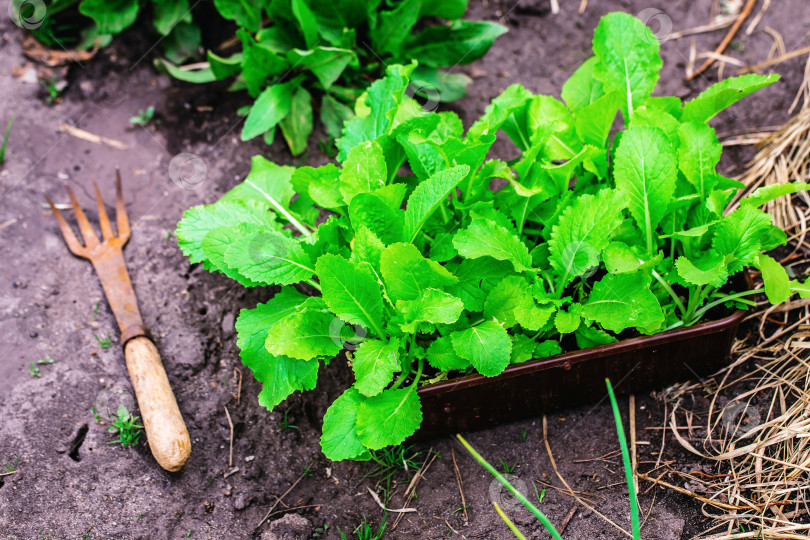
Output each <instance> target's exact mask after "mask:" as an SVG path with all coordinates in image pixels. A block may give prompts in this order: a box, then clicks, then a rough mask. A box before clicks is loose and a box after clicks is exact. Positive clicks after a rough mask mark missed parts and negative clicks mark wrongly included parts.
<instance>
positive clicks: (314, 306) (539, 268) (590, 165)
mask: <svg viewBox="0 0 810 540" xmlns="http://www.w3.org/2000/svg"><path fill="white" fill-rule="evenodd" d="M593 46H594V52H595V56H593V57H592V58H591V59H589V60H587V61H586V62H585V63H584V64H583V66H582V67H580V68H579V69H578V70H577V71H576V72H575V73H574V74H573V75H572V76H571V78H570V79H569V80H568V82H566V84H565V86H564V87H563V92H562V96H563V99H564V100H565V103H562V102H560V101H558V100H556V99H554V98H552V97H549V96H535V95H533V94H531V93H530V92H529V91H527V90H526V89H525V88H523V87H522V86H520V85H514V86H511V87H509V88H508V89H506V91H505V92H504V93H503V94H502V95H500V96H498V97H497V98H495V99H494V100H493V101H492V103H491V104H490V105H489V106H488V107H487V109H486V112H485V114H484V115H483V117H482V118H481V119H479V120H478V121H477V122H475V123H474V124H473V125H472V126H471V127H470V128H469V129H468V130H467V131H466V133H465V131H464V128H463V126H462V124H461V122H460V120H459V118H458V116H457V115H455V114H454V113H451V112H441V113H438V112H435V111H425V110H423V109H422V108H421V107H420V106H419V105H418V104H417V103H416V102H415V101H414V100H413V99H411V98H410V97H409V95H408V87H409V83H410V78H411V77H412V76H413V73H414V69H415V65H409V66H399V65H394V66H390V67H388V68H387V70H386V77H385V78H383V79H381V80H378V81H377V82H375V83H373V84H372V85H371V86H370V87H369V88H368V91H367V92H366V93H365V94H364V95H363V97H362V98H361V99H359V100H358V102H357V104H356V105H355V110H356V111H357V112H358V114H357V116H356V117H355V118H353V119H352V120H350V121H348V122H347V123H346V125H345V127H344V129H343V132H342V136H341V138H340V139H338V140H337V147H338V149H339V155H338V163H337V164H333V163H330V164H327V165H323V166H320V167H298V168H296V167H285V166H279V165H276V164H274V163H271V162H269V161H267V160H266V159H264V158H262V157H261V156H255V157H254V159H253V164H252V168H251V171H250V174H249V175H248V176H247V178H246V179H245V181H244V182H243V183H241V184H239V185H237V186H236V187H234V188H233V189H232V190H231V191H229V192H228V193H226V194H225V195H224V196H223V197H222V198H221V199H220V200H219V201H218V202H216V203H215V204H212V205H208V206H198V207H194V208H191V209H189V210H188V211H187V212H186V214H185V216H184V217H183V219H182V221H181V222H180V223H179V224H178V228H177V238H178V242H179V245H180V247H181V249H182V250H183V252H184V253H185V254H186V255H187V256H188V257H189V260H190V262H192V263H199V262H202V263H203V265H204V267H205V268H207V269H209V270H212V271H219V272H222V273H224V274H226V275H227V276H229V277H231V278H233V279H235V280H237V281H239V282H240V283H242V284H243V285H245V286H248V287H252V286H260V285H275V286H281V290H280V291H279V292H277V293H276V294H275V295H274V296H273V297H272V298H271V299H270V300H268V301H267V302H266V303H263V304H260V305H258V306H257V307H256V308H255V309H248V310H243V311H242V312H241V314H240V316H239V318H238V320H237V322H236V329H237V332H238V345H239V347H240V349H241V351H242V360H243V362H244V363H245V364H246V365H247V366H248V367H250V368H251V369H252V370H253V373H254V376H255V377H256V378H257V379H258V380H259V381H261V382H262V383H263V385H264V386H263V389H262V391H261V393H260V394H259V402H260V403H261V404H262V405H264V406H266V407H268V408H272V407H273V406H275V405H276V404H278V403H280V402H281V401H282V400H284V399H285V398H286V397H287V396H288V395H290V394H291V393H292V392H294V391H296V390H309V389H312V388H314V387H315V385H316V382H317V378H318V372H319V370H320V366H321V362H323V363H324V364H328V363H329V362H330V361H331V360H332V359H334V358H336V357H338V356H339V355H343V354H345V357H346V358H347V359H348V360H349V361H350V364H351V367H352V370H353V371H354V375H355V383H354V384H353V385H352V386H351V387H350V388H348V389H347V390H346V391H345V392H344V393H343V395H341V396H340V397H339V398H337V400H336V401H335V402H334V403H333V404H332V406H331V407H330V408H329V410H328V411H327V413H326V416H325V418H324V427H323V436H322V439H321V445H322V448H323V451H324V453H325V454H326V456H327V457H329V458H331V459H334V460H340V459H369V458H370V451H372V450H377V449H381V448H384V447H386V446H389V445H395V444H399V443H401V442H402V441H403V440H404V439H406V438H407V437H409V436H410V435H412V434H413V433H414V432H415V431H416V429H417V428H418V427H419V425H420V423H421V421H422V413H421V406H420V403H419V397H418V395H417V389H418V388H419V386H420V385H422V384H425V381H428V380H441V379H446V378H448V377H450V376H454V375H453V374H457V373H460V374H466V373H471V372H477V373H480V374H482V375H485V376H487V377H492V376H496V375H498V374H500V373H501V372H502V371H503V370H504V369H505V368H506V367H507V366H508V365H509V364H510V363H518V362H524V361H526V360H529V359H532V358H540V357H546V356H551V355H554V354H558V353H560V352H561V351H562V350H563V345H566V346H567V347H571V346H572V345H573V344H574V343H575V344H576V346H578V347H590V346H593V345H597V344H604V343H609V342H612V341H616V340H617V339H621V338H622V337H624V336H626V335H628V332H630V333H631V334H630V335H633V334H637V333H641V334H653V333H656V332H661V331H663V330H666V329H669V328H674V327H677V326H683V325H691V324H694V323H696V322H698V321H699V320H700V319H701V318H702V317H704V315H705V314H706V313H707V312H708V311H709V310H710V309H711V308H712V307H715V306H722V305H725V304H731V305H735V304H734V302H736V301H739V300H741V299H742V298H743V297H744V296H746V295H750V294H752V293H753V292H754V291H742V292H734V291H732V290H731V289H730V288H729V285H728V284H729V282H730V280H731V279H732V277H733V276H735V275H737V274H739V273H740V272H742V271H743V270H744V269H745V268H746V267H749V266H754V267H756V268H758V269H759V270H760V271H761V272H762V275H763V278H764V281H765V293H766V295H767V296H768V299H769V300H771V301H772V302H781V301H784V300H786V299H787V298H788V297H789V295H790V294H791V292H792V291H794V290H798V289H800V288H803V286H800V285H799V284H797V283H795V282H793V283H791V282H790V281H789V280H788V276H787V274H786V273H785V270H784V269H783V268H782V266H781V265H779V264H778V263H777V262H776V261H775V260H774V259H772V258H771V257H769V256H767V255H764V254H763V253H762V252H763V251H766V250H770V249H772V248H774V247H776V246H778V245H780V244H782V243H784V242H785V240H786V237H785V234H784V232H783V231H781V230H780V229H778V228H777V227H775V226H773V225H772V224H771V218H770V216H768V215H767V214H765V213H764V212H762V211H761V210H759V208H758V207H759V206H761V205H763V204H765V203H766V202H767V201H769V200H771V199H773V198H774V197H777V196H780V195H783V194H785V193H789V192H792V191H795V190H798V189H807V187H808V186H807V185H806V184H798V183H796V184H788V185H778V186H770V187H766V188H761V189H759V190H757V191H755V192H754V193H753V194H751V195H750V196H749V197H747V198H745V199H743V200H742V202H741V205H740V207H739V208H738V209H737V210H735V211H733V212H731V213H728V214H726V215H724V209H725V207H726V205H727V203H728V202H729V201H730V200H731V199H732V197H733V196H734V195H735V193H736V192H737V190H738V189H739V187H740V184H739V183H738V182H736V181H734V180H731V179H728V178H725V177H723V176H722V175H720V174H719V173H717V172H716V170H715V167H716V165H717V163H718V160H719V159H720V153H721V146H720V144H719V143H718V142H717V138H716V136H715V134H714V129H713V128H712V127H711V126H709V125H708V123H707V122H708V120H709V119H711V118H712V117H713V116H714V115H715V114H717V112H719V111H720V110H722V109H724V108H726V107H728V106H729V105H732V104H733V103H735V102H736V101H738V100H739V99H741V98H743V97H744V96H745V95H747V94H750V93H751V92H753V91H755V90H756V89H758V88H761V87H763V86H766V85H768V84H771V83H772V82H774V81H775V80H776V78H777V77H776V76H768V77H764V76H760V75H746V76H744V77H739V78H735V79H728V80H726V81H723V82H720V83H718V84H716V85H714V86H712V87H710V88H709V89H707V90H706V91H705V92H703V93H702V94H700V95H699V96H697V97H696V98H694V99H692V100H690V101H687V102H686V103H682V102H681V100H680V99H679V98H677V97H650V94H651V92H652V91H653V89H654V88H655V84H656V81H657V80H658V71H659V69H660V68H661V60H660V58H659V56H658V42H657V41H656V40H655V38H654V36H653V35H652V33H651V32H650V30H649V29H648V28H647V27H646V26H644V24H642V23H641V22H640V21H639V20H637V19H635V18H634V17H632V16H630V15H627V14H624V13H613V14H610V15H607V16H606V17H604V18H603V19H602V21H601V22H600V24H599V26H598V28H597V29H596V33H595V36H594V42H593ZM619 113H620V114H621V117H622V118H623V119H624V125H623V126H622V129H620V130H619V132H618V133H616V134H615V135H614V136H613V137H611V136H610V132H611V127H612V126H613V124H614V120H615V119H616V117H617V115H618V114H619ZM500 132H503V133H505V134H506V135H507V136H508V137H509V139H511V141H512V142H513V143H514V144H515V145H516V146H517V148H518V149H519V151H520V155H519V157H517V158H516V159H513V160H511V161H508V162H507V161H504V160H501V159H498V158H497V157H489V155H488V154H489V153H490V148H491V147H492V145H493V143H494V142H495V140H496V136H497V134H498V133H500ZM493 179H499V180H500V181H501V183H505V187H503V188H502V189H499V190H497V191H493V190H492V189H490V184H491V182H492V181H493ZM296 285H300V286H296ZM302 291H303V292H302ZM313 292H314V294H312V293H313ZM803 292H804V291H803ZM305 293H306V294H305ZM565 338H567V339H565ZM341 358H342V356H341Z"/></svg>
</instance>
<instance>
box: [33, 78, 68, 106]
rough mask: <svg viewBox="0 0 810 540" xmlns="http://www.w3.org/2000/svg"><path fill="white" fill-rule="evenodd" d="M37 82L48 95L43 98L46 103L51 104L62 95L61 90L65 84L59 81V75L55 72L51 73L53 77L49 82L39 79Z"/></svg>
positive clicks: (63, 89)
mask: <svg viewBox="0 0 810 540" xmlns="http://www.w3.org/2000/svg"><path fill="white" fill-rule="evenodd" d="M39 84H41V85H42V87H43V88H45V90H47V92H48V95H47V97H46V98H45V104H46V105H53V104H54V103H55V102H56V101H58V100H59V98H60V97H61V96H62V92H64V91H65V87H66V86H67V84H66V83H65V82H64V81H63V82H60V81H59V77H58V76H57V75H56V74H55V73H54V75H53V79H51V80H50V81H49V82H45V81H43V80H40V81H39Z"/></svg>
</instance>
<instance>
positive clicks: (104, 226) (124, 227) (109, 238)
mask: <svg viewBox="0 0 810 540" xmlns="http://www.w3.org/2000/svg"><path fill="white" fill-rule="evenodd" d="M93 186H94V187H95V189H96V202H97V204H98V221H99V225H100V226H101V235H102V237H103V239H104V240H103V242H100V241H99V239H98V236H96V233H95V232H94V231H93V228H92V227H91V226H90V222H89V221H88V220H87V216H85V214H84V211H83V210H82V208H81V206H79V201H77V200H76V196H75V195H74V194H73V190H72V189H70V186H68V185H67V184H65V189H66V190H67V192H68V196H69V197H70V202H71V206H72V207H73V211H74V212H75V213H76V221H78V223H79V230H80V231H81V233H82V237H83V238H84V245H82V244H81V243H80V242H79V240H78V239H77V238H76V235H75V234H73V229H71V228H70V225H68V223H67V221H66V220H65V218H64V216H63V215H62V213H61V212H60V211H59V209H58V208H56V205H55V204H54V203H53V201H52V200H51V198H50V197H48V195H45V198H46V199H47V200H48V204H50V205H51V211H53V215H54V216H55V217H56V221H57V222H58V223H59V230H60V231H62V236H63V237H64V238H65V242H66V243H67V246H68V249H70V251H71V252H72V253H73V254H74V255H77V256H79V257H83V258H85V259H90V260H92V259H93V257H94V255H97V254H98V255H100V254H101V252H103V251H106V250H104V249H101V250H99V249H97V248H99V247H101V248H106V247H119V248H120V247H123V246H124V244H126V243H127V240H129V234H130V230H129V218H128V217H127V209H126V206H125V205H124V197H123V195H122V192H121V172H120V171H119V170H118V169H116V170H115V221H116V226H117V227H116V228H117V229H118V234H117V235H116V234H115V232H114V231H113V228H112V225H111V224H110V218H109V217H107V210H106V209H105V208H104V201H102V200H101V192H99V190H98V185H97V184H96V183H95V182H93Z"/></svg>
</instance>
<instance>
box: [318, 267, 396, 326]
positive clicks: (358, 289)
mask: <svg viewBox="0 0 810 540" xmlns="http://www.w3.org/2000/svg"><path fill="white" fill-rule="evenodd" d="M315 271H316V273H317V275H318V279H319V280H320V282H321V291H322V294H323V299H324V301H325V302H326V304H327V305H328V306H329V309H331V310H332V312H333V313H335V314H336V315H337V316H338V317H340V319H342V320H343V321H345V322H347V323H349V324H360V325H363V326H365V327H366V328H369V329H371V330H372V331H373V332H374V333H375V335H376V336H378V337H383V336H385V334H384V333H383V331H382V327H383V321H382V317H383V299H382V293H381V292H380V285H379V283H378V282H377V278H375V277H374V274H372V273H371V271H370V270H367V269H365V268H362V267H360V266H357V265H355V264H353V263H351V262H349V261H347V260H346V259H344V258H343V257H340V256H338V255H331V254H327V255H323V256H322V257H321V258H320V259H318V261H317V262H316V263H315Z"/></svg>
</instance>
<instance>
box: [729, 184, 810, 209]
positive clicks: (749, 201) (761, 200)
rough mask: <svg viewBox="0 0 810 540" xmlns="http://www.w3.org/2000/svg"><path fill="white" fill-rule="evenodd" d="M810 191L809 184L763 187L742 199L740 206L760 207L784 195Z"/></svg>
mask: <svg viewBox="0 0 810 540" xmlns="http://www.w3.org/2000/svg"><path fill="white" fill-rule="evenodd" d="M809 189H810V184H808V183H807V182H788V183H786V184H771V185H769V186H762V187H759V188H757V189H755V190H754V191H752V192H751V194H749V195H748V196H747V197H744V198H742V199H740V205H749V206H754V207H759V206H762V205H763V204H765V203H767V202H770V201H772V200H774V199H778V198H779V197H782V196H784V195H789V194H791V193H798V192H799V191H807V190H809Z"/></svg>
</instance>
